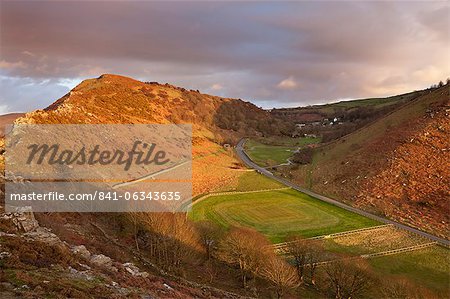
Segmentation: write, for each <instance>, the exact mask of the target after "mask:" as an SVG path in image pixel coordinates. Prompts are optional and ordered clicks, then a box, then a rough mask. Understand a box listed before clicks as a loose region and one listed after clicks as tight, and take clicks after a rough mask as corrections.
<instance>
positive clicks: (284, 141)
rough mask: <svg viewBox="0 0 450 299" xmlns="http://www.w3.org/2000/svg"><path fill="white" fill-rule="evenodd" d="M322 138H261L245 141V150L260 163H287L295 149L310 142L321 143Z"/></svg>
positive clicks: (264, 164) (263, 164) (262, 164)
mask: <svg viewBox="0 0 450 299" xmlns="http://www.w3.org/2000/svg"><path fill="white" fill-rule="evenodd" d="M319 142H320V138H310V137H301V138H289V137H278V138H260V139H258V140H254V139H250V140H248V141H247V142H246V143H245V151H246V153H247V154H248V155H249V156H250V158H251V159H252V160H253V161H254V162H255V163H256V164H258V165H261V166H273V165H278V164H282V163H286V162H287V160H288V158H289V157H291V156H292V155H293V153H294V151H295V150H297V149H298V148H299V147H303V146H305V145H308V144H313V143H319Z"/></svg>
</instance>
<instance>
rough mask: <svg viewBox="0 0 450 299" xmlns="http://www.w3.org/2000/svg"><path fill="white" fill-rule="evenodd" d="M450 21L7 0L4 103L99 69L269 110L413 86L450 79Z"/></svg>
mask: <svg viewBox="0 0 450 299" xmlns="http://www.w3.org/2000/svg"><path fill="white" fill-rule="evenodd" d="M449 17H450V16H449V6H448V3H445V2H432V3H425V2H423V3H420V2H411V3H409V2H398V3H394V2H359V3H357V2H281V3H270V2H259V3H255V2H250V3H245V2H231V3H230V2H223V3H221V2H195V3H189V2H166V3H164V2H152V1H148V2H142V1H140V2H130V1H127V2H111V1H108V2H55V1H50V2H36V1H23V2H21V1H17V2H12V1H7V2H1V23H0V25H1V36H0V42H1V45H0V46H1V48H0V53H1V55H0V71H1V74H3V77H2V78H4V79H2V80H1V81H0V84H1V85H0V88H1V89H2V91H3V90H6V89H8V90H7V92H6V93H3V92H2V98H1V99H0V100H1V101H2V102H4V103H5V104H4V103H0V106H2V107H5V106H7V107H8V109H9V110H30V109H34V108H36V107H43V106H45V105H47V104H48V103H49V102H51V101H53V100H55V99H56V97H58V96H57V95H56V94H58V95H59V96H62V95H63V94H60V93H61V92H63V90H66V89H67V88H68V87H67V86H70V84H67V82H76V81H77V80H81V79H83V78H88V77H97V76H98V75H100V74H101V73H118V74H122V75H128V76H131V77H135V78H138V79H142V80H148V81H160V82H171V83H173V84H176V85H180V86H184V87H187V88H194V89H200V90H202V91H205V92H210V93H213V94H219V95H222V96H230V97H240V98H245V99H249V100H252V101H254V102H256V103H257V104H259V105H263V106H265V107H272V106H285V105H289V106H292V105H304V104H311V103H316V102H325V101H329V100H335V99H340V98H356V97H369V96H383V95H390V94H395V93H399V92H406V91H409V90H411V89H418V88H423V87H426V86H428V85H430V84H432V83H435V81H436V80H440V79H445V77H446V76H447V75H448V74H450V66H449V64H448V61H450V56H449V51H448V50H449V32H448V26H445V25H446V24H447V25H448V22H449ZM5 78H7V79H5ZM5 80H6V81H5ZM45 80H47V81H45ZM62 80H65V81H62ZM42 82H47V83H46V84H40V83H42ZM61 82H66V83H64V84H65V85H66V86H65V87H64V86H62V85H61V84H60V83H61ZM23 86H25V87H26V88H23ZM219 87H220V88H219ZM23 90H26V92H24V91H23ZM31 97H32V98H33V100H31ZM21 102H23V103H27V104H17V103H21ZM31 103H33V104H31ZM39 104H40V105H39ZM27 105H29V106H27Z"/></svg>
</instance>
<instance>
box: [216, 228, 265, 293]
mask: <svg viewBox="0 0 450 299" xmlns="http://www.w3.org/2000/svg"><path fill="white" fill-rule="evenodd" d="M267 245H269V242H268V241H267V239H266V238H265V237H264V236H263V235H261V234H260V233H258V232H257V231H255V230H253V229H249V228H232V229H231V230H230V231H229V232H228V233H227V234H226V235H225V236H224V238H223V239H222V240H221V242H220V243H219V248H218V257H219V258H220V259H221V260H222V261H224V262H226V263H228V264H230V265H234V266H237V267H239V270H240V272H241V279H242V285H243V287H244V288H246V287H247V280H248V278H249V276H250V275H251V274H253V275H254V274H256V273H258V271H259V270H260V268H261V265H262V264H263V258H264V255H265V254H266V253H267V252H269V251H270V250H271V249H270V247H268V246H267Z"/></svg>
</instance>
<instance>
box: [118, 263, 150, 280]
mask: <svg viewBox="0 0 450 299" xmlns="http://www.w3.org/2000/svg"><path fill="white" fill-rule="evenodd" d="M123 266H124V267H125V270H127V272H128V273H130V274H131V275H133V276H139V277H144V278H146V277H148V275H149V274H148V273H147V272H141V271H140V269H139V268H138V267H136V266H135V265H134V264H133V263H125V264H123Z"/></svg>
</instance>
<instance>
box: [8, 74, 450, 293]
mask: <svg viewBox="0 0 450 299" xmlns="http://www.w3.org/2000/svg"><path fill="white" fill-rule="evenodd" d="M446 91H447V89H444V88H440V89H434V90H428V91H420V92H415V93H411V94H407V95H402V96H398V97H394V98H388V99H370V100H361V102H360V101H352V102H344V103H338V104H331V105H324V106H323V107H322V106H321V107H318V106H316V107H314V109H315V110H318V111H321V112H320V113H323V114H320V115H321V117H323V116H324V115H326V117H327V118H328V117H329V118H331V117H333V124H332V125H330V124H323V123H320V124H319V125H318V127H317V126H316V125H305V126H302V127H300V128H299V126H296V121H297V120H296V121H292V120H291V118H290V117H286V118H279V117H280V115H279V112H274V111H270V112H268V111H264V110H262V109H260V108H258V107H256V106H254V105H252V104H251V103H248V102H244V101H242V100H235V99H223V98H219V97H215V96H210V95H204V94H201V93H199V92H198V91H188V90H185V89H182V88H179V87H175V86H172V85H168V84H157V83H144V82H140V81H137V80H134V79H130V78H126V77H122V76H117V75H103V76H101V77H99V78H96V79H90V80H86V81H83V82H82V83H81V84H79V85H78V86H77V87H76V88H74V89H73V90H72V91H71V92H70V93H69V94H67V95H66V96H64V97H62V98H61V99H60V100H58V101H56V102H55V103H54V104H52V105H50V106H49V107H47V108H46V109H44V110H39V111H34V112H31V113H27V114H26V115H22V117H19V118H17V119H16V120H15V123H18V124H23V123H38V124H41V123H42V124H61V123H65V124H70V123H87V124H89V123H91V124H92V123H172V122H180V123H192V124H193V140H192V142H193V150H192V155H193V175H192V189H193V194H194V198H193V204H192V206H191V207H190V211H189V212H188V213H175V214H167V213H121V214H111V215H104V214H89V213H87V214H84V215H79V216H74V215H70V213H65V214H63V213H55V214H51V215H50V214H44V213H34V214H35V217H36V219H37V220H38V222H39V224H40V225H42V228H38V230H39V231H42V229H44V230H49V231H48V233H51V234H54V235H55V236H56V237H57V238H59V239H60V240H61V242H60V241H58V242H56V243H55V244H54V243H49V242H48V236H47V235H46V234H47V233H42V232H41V233H40V234H43V235H42V236H41V235H39V234H38V235H37V236H39V237H35V238H37V239H33V242H36V243H33V244H34V245H33V246H37V247H38V248H41V247H42V248H43V250H46V251H48V250H50V251H57V250H62V251H58V254H57V255H55V259H53V260H46V259H43V260H42V261H41V262H39V263H38V262H37V261H36V260H30V259H28V257H27V256H28V255H27V252H26V251H18V250H16V251H14V250H13V249H15V248H17V247H18V246H28V245H26V244H29V242H30V241H29V240H30V239H29V238H30V237H29V232H24V231H22V230H23V228H22V227H21V226H19V227H16V225H15V224H14V222H11V220H9V219H10V217H14V216H10V215H9V214H6V213H2V215H3V216H2V217H3V218H1V219H3V220H1V222H0V224H1V230H2V235H1V236H0V240H1V246H2V248H4V250H6V251H5V252H8V254H10V255H9V257H8V258H6V259H5V261H4V262H2V264H3V265H6V267H7V268H8V270H7V272H6V273H5V275H3V280H5V281H6V282H7V283H8V284H10V285H11V286H13V287H15V288H19V287H20V286H22V285H24V284H26V285H28V286H31V288H30V289H26V288H25V289H18V290H15V291H14V290H11V288H10V289H9V291H8V293H6V294H9V295H10V294H11V293H17V294H20V295H30V296H32V295H36V294H44V293H45V294H47V293H48V294H58V293H59V292H61V291H60V290H61V288H63V286H62V285H61V283H56V282H55V283H50V284H48V285H46V286H44V288H43V290H42V289H39V288H38V287H37V286H40V283H39V280H42V277H43V275H60V276H62V277H64V280H63V285H64V286H65V287H66V288H68V289H69V290H70V291H69V293H68V294H76V295H75V296H76V297H80V298H83V297H86V298H89V292H93V290H94V289H97V291H96V292H95V294H96V297H101V294H104V295H105V297H108V296H118V297H121V296H125V295H124V294H127V295H126V296H128V295H132V296H134V295H142V294H145V293H152V294H154V295H155V296H157V297H162V298H184V297H198V298H243V297H263V298H270V297H273V296H274V289H273V285H274V284H273V283H274V282H273V280H270V279H269V278H268V276H267V273H268V272H267V271H269V272H270V273H271V271H277V270H276V269H277V268H276V267H275V266H274V264H272V263H273V262H274V261H275V262H276V263H280V265H281V266H280V267H282V271H288V272H286V273H295V269H297V272H298V271H299V270H298V269H303V270H302V271H303V272H304V273H303V275H302V276H301V277H300V276H298V275H294V274H293V277H295V280H296V281H299V283H298V285H294V284H287V283H286V284H285V285H283V290H284V292H285V294H286V296H287V297H292V298H295V297H305V296H306V297H309V298H318V297H319V298H320V297H322V296H324V294H328V292H329V289H328V283H329V281H330V279H331V277H330V273H331V272H330V271H338V269H341V270H339V271H349V272H348V273H359V274H358V277H359V278H361V279H363V278H364V283H365V284H366V286H367V288H365V289H364V293H361V294H364V295H361V296H360V297H359V298H379V294H378V293H377V287H376V286H377V285H382V286H384V291H385V292H387V293H386V294H385V295H383V296H386V297H389V296H393V295H392V294H394V293H396V292H397V291H398V289H401V290H402V291H403V292H407V297H406V298H409V297H410V296H411V293H417V294H420V295H421V296H423V297H426V298H435V297H436V298H439V297H442V296H446V295H447V294H448V292H449V289H448V283H449V282H450V280H449V276H448V273H450V269H449V268H448V263H446V261H447V260H448V257H449V250H448V240H447V239H446V237H447V235H446V233H445V231H440V233H436V234H434V232H436V228H439V227H440V226H439V225H436V222H434V221H433V220H430V221H428V220H427V222H426V224H427V225H428V226H426V227H424V226H422V225H415V224H417V222H416V221H411V220H404V219H402V218H401V217H399V216H400V215H401V214H400V213H399V212H396V211H395V210H391V212H390V213H386V211H384V212H380V210H378V209H374V207H379V206H377V205H375V204H374V203H375V202H371V203H372V204H374V205H372V206H369V207H368V206H367V205H365V203H367V201H365V200H364V198H362V197H360V198H359V200H354V198H355V197H354V194H360V193H359V192H363V190H368V191H367V192H368V193H367V197H370V196H373V195H372V194H373V193H372V192H373V191H370V189H358V188H359V186H361V185H360V183H359V179H360V178H361V177H363V173H364V175H365V176H367V177H368V178H370V180H374V181H375V180H377V182H378V183H377V185H376V186H377V188H382V189H383V190H389V188H386V187H387V186H392V185H390V184H392V183H390V181H387V180H388V179H390V178H391V174H390V173H391V172H386V168H383V167H385V164H383V163H382V162H381V161H382V159H384V157H386V155H389V154H390V153H392V151H393V152H395V151H396V150H398V151H400V150H401V151H402V152H405V151H408V150H410V146H409V145H408V144H409V143H408V141H409V140H410V138H415V139H417V140H419V142H421V143H417V144H415V146H419V147H424V143H423V142H425V140H427V139H425V140H422V139H420V138H419V137H410V136H412V135H414V134H417V133H416V132H423V131H424V130H425V132H428V134H426V135H425V137H426V138H430V136H431V137H433V138H434V139H433V140H434V141H433V143H432V145H433V148H434V149H441V152H442V153H443V155H442V157H441V156H433V157H434V158H436V159H438V160H436V161H435V162H433V163H436V164H433V165H435V166H436V168H435V169H438V170H439V171H442V172H441V178H440V181H439V183H437V181H434V178H433V177H431V178H430V179H431V180H432V183H428V184H433V186H434V187H433V191H435V192H443V191H442V190H443V187H442V186H444V184H445V179H446V178H447V176H446V174H445V171H444V170H442V169H441V166H442V165H445V163H444V161H445V159H447V158H446V154H445V150H442V149H445V148H446V146H447V144H448V142H447V143H446V141H445V139H443V136H446V135H445V134H448V129H447V125H446V124H445V123H444V120H445V119H446V117H447V116H448V113H447V112H446V110H445V109H446V106H445V105H446V103H447V102H446V101H448V93H446ZM113 94H114V97H113V96H111V95H113ZM391 102H392V103H391ZM367 106H370V107H372V108H373V109H375V110H377V111H378V112H377V113H375V115H376V116H373V117H370V118H364V117H363V116H362V115H366V114H364V113H366V112H364V111H362V110H358V109H359V108H360V107H367ZM176 107H183V108H182V109H184V110H186V111H193V113H192V114H191V115H187V114H183V113H177V112H174V111H176V110H177V109H176ZM386 107H389V109H390V110H389V111H388V110H384V109H387V108H386ZM179 109H181V108H179ZM179 109H178V110H179ZM306 109H307V110H308V109H311V108H306ZM354 109H357V111H358V112H357V113H356V114H355V115H357V116H354V117H356V118H355V119H354V122H353V124H351V125H350V126H349V127H348V128H350V127H351V130H352V132H351V133H348V134H345V135H344V136H343V137H338V138H337V139H333V140H331V141H330V140H328V138H330V137H329V136H331V135H330V133H332V131H333V130H334V129H336V130H337V131H339V132H341V133H342V132H344V131H345V130H344V131H341V130H340V127H339V126H342V125H344V123H345V121H346V120H347V119H348V117H349V116H348V115H353V114H352V113H353V112H352V111H354ZM380 109H381V110H380ZM297 110H298V109H297ZM300 110H301V109H300ZM110 111H112V112H110ZM150 111H159V113H158V114H157V115H155V114H154V113H151V112H150ZM308 111H309V110H308ZM326 111H328V112H326ZM337 111H338V112H339V113H341V114H340V117H339V118H340V120H341V121H343V124H341V125H339V121H336V122H334V118H338V117H337V116H338V115H337V114H336V113H337ZM371 111H372V110H371ZM309 112H310V111H309ZM363 112H364V113H363ZM277 113H278V114H277ZM296 113H297V112H296ZM302 113H303V112H301V113H300V115H303V114H302ZM326 113H329V114H326ZM342 113H343V114H342ZM114 114H118V115H120V117H116V116H115V115H114ZM309 114H310V113H309ZM369 114H370V113H369ZM302 117H303V116H302ZM307 117H308V118H310V119H311V120H313V119H314V117H316V116H314V117H312V116H311V115H309V116H307ZM368 119H369V120H370V121H369V120H368ZM349 122H351V121H349ZM411 123H416V124H415V125H414V126H413V125H411ZM344 126H345V125H344ZM313 128H315V129H317V130H315V129H314V130H315V131H314V130H313V131H311V130H312V129H313ZM322 128H325V129H326V130H325V129H322ZM404 128H408V130H404ZM345 132H346V131H345ZM341 133H338V134H341ZM327 134H328V135H327ZM327 136H328V137H327ZM400 136H401V138H400ZM244 137H247V138H244ZM380 140H382V141H380ZM402 140H404V141H402ZM380 142H382V143H380ZM383 142H384V143H383ZM406 145H408V147H407V148H405V149H402V146H406ZM373 149H376V151H374V150H373ZM417 157H419V156H417ZM434 158H433V159H434ZM439 159H441V160H439ZM2 161H3V159H0V162H2ZM394 161H395V160H394ZM439 161H440V162H439ZM2 163H3V162H2ZM404 163H406V162H403V164H401V165H402V166H405V165H406V164H404ZM430 163H431V161H430ZM438 163H440V164H442V165H438ZM1 165H3V164H1ZM414 165H416V166H417V165H423V160H418V161H417V162H414ZM349 166H352V167H351V168H347V167H349ZM382 166H383V167H382ZM391 167H395V165H394V164H392V166H391ZM411 167H412V164H411ZM394 169H395V168H394ZM366 172H368V173H370V175H368V174H367V173H366ZM358 176H359V178H358V179H357V178H356V177H358ZM145 179H146V178H143V180H145ZM148 179H150V178H148ZM367 181H369V179H367ZM343 182H344V183H343ZM347 182H348V183H347ZM350 183H351V184H353V186H351V187H348V188H345V189H344V186H348V184H350ZM364 186H369V185H364ZM383 186H384V187H383ZM415 186H416V189H414V190H415V191H417V193H412V195H413V196H418V197H420V198H431V197H430V196H431V195H430V196H429V195H426V196H425V197H424V195H423V194H426V189H423V188H422V187H421V186H420V185H418V184H415ZM2 188H3V189H2V190H4V185H3V187H2ZM365 188H368V187H365ZM372 188H373V187H372ZM372 190H373V189H372ZM439 190H441V191H439ZM337 191H340V192H337ZM364 192H366V191H364ZM420 192H425V193H420ZM3 194H4V193H3ZM416 194H417V195H416ZM420 194H422V195H420ZM433 194H442V199H441V201H439V202H438V201H437V200H435V202H434V201H433V202H432V201H431V200H430V201H429V204H427V205H429V208H430V209H431V210H433V211H434V212H435V213H438V214H439V215H440V216H439V217H437V218H436V220H439V221H441V220H440V219H445V216H444V213H445V211H446V210H445V208H444V209H443V210H438V208H437V207H439V206H443V205H445V204H446V199H445V196H446V194H444V193H433ZM427 196H429V197H427ZM379 202H380V203H386V202H389V201H386V202H385V201H381V200H379ZM393 204H395V202H393ZM403 204H408V205H410V207H411V208H413V207H414V205H413V204H411V203H408V202H405V203H403ZM403 208H404V206H403ZM416 211H419V210H418V209H417V208H416ZM420 211H421V213H423V210H420ZM20 217H23V216H20ZM33 217H34V216H33ZM442 217H444V218H442ZM14 221H16V220H14ZM443 221H444V222H441V224H440V225H441V226H442V227H447V222H445V221H446V220H443ZM86 223H87V224H88V225H86ZM386 223H387V224H386ZM410 226H412V227H410ZM430 228H432V229H430ZM33 229H35V228H33ZM424 231H426V232H424ZM31 233H35V231H31ZM44 236H45V237H44ZM238 241H239V242H240V243H239V242H238ZM64 242H65V243H64ZM236 242H238V243H236ZM80 245H83V246H85V247H86V248H87V250H88V251H89V252H91V255H93V256H98V255H104V256H106V257H107V258H110V259H111V260H112V266H111V265H109V266H106V267H105V266H104V265H103V266H99V265H96V264H95V263H94V262H93V261H92V259H86V257H83V256H80V254H78V253H77V250H78V249H76V248H78V247H77V246H80ZM236 246H237V247H236ZM302 246H304V247H302ZM60 247H61V248H62V249H56V248H60ZM302 248H303V249H302ZM2 250H3V249H2ZM299 250H300V251H302V250H303V253H302V254H304V255H305V258H306V260H305V262H304V264H302V265H300V264H298V262H297V261H296V260H292V258H291V257H292V256H295V254H298V253H299ZM236 252H237V253H236ZM235 253H236V254H242V255H244V256H247V258H248V261H247V262H248V263H250V265H252V266H251V267H249V268H245V269H243V268H241V267H240V266H239V262H238V260H236V259H235V258H234V255H232V254H235ZM33 254H34V255H35V256H39V254H38V253H33ZM105 259H106V258H105ZM132 260H133V261H134V262H133V263H135V264H136V266H137V267H138V268H139V269H140V270H139V271H145V272H146V273H147V274H146V275H148V276H146V277H145V278H142V277H140V276H136V275H137V274H130V273H131V272H130V271H128V270H126V268H127V267H129V263H130V261H132ZM13 261H20V263H18V264H16V265H14V264H13ZM50 263H56V264H58V265H60V266H61V268H59V269H58V270H55V269H53V268H52V267H51V266H50ZM80 264H81V265H83V266H80ZM84 265H85V266H86V267H89V269H88V268H86V267H85V266H84ZM67 267H69V268H67ZM80 267H81V268H80ZM83 267H84V268H83ZM111 267H112V268H111ZM299 267H300V268H299ZM339 267H344V268H339ZM261 268H262V269H266V270H264V271H266V272H264V271H263V272H261V271H262V270H261ZM67 269H68V270H67ZM71 269H75V270H76V271H78V272H75V270H71ZM111 269H116V270H117V272H114V271H116V270H111ZM205 269H206V270H205ZM67 271H68V272H67ZM127 271H128V272H127ZM139 271H138V272H136V273H139ZM289 271H293V272H289ZM66 272H67V273H66ZM70 273H72V274H70ZM73 273H77V274H76V275H77V278H76V280H74V278H73V275H74V274H73ZM80 273H84V274H80ZM114 273H116V274H114ZM133 273H135V272H133ZM263 273H266V274H263ZM86 275H87V276H86ZM130 275H131V276H130ZM297 276H298V277H297ZM86 277H95V279H93V280H92V279H91V280H87V279H86ZM243 282H244V283H245V284H246V286H245V287H242V286H241V284H242V283H243ZM369 282H372V283H369ZM115 283H118V285H120V287H117V285H116V286H115V287H111V286H112V285H115ZM166 285H168V286H169V287H167V286H166ZM41 288H42V287H41ZM255 289H256V290H258V292H259V295H255V293H254V292H255ZM199 290H203V291H199ZM361 292H363V291H362V290H361ZM325 297H326V296H325Z"/></svg>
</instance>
